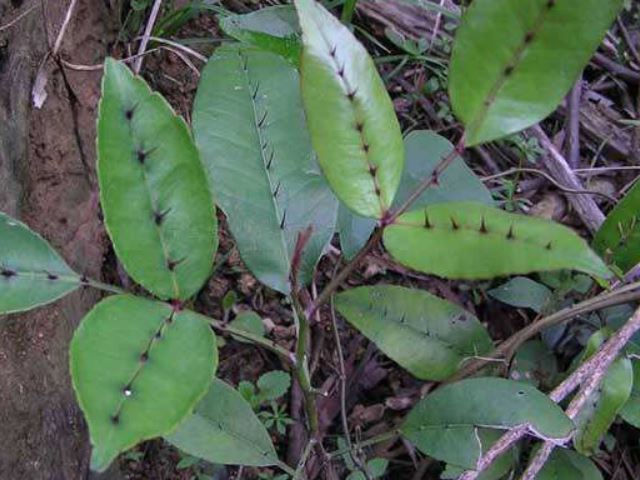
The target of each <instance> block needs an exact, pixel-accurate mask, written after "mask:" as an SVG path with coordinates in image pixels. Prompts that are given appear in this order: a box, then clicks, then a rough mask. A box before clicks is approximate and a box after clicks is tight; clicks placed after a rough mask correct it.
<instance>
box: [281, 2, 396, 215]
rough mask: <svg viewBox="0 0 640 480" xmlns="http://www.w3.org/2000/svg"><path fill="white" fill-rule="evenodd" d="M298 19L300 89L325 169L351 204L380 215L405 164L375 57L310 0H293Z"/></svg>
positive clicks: (360, 210)
mask: <svg viewBox="0 0 640 480" xmlns="http://www.w3.org/2000/svg"><path fill="white" fill-rule="evenodd" d="M294 3H295V5H296V8H297V11H298V17H299V19H300V26H301V27H302V40H303V51H302V63H301V77H302V97H303V100H304V104H305V111H306V114H307V121H308V124H309V131H310V133H311V140H312V142H313V146H314V148H315V150H316V152H317V153H318V160H319V162H320V166H321V167H322V170H323V171H324V174H325V176H326V178H327V180H328V181H329V184H330V185H331V188H332V189H333V191H334V192H335V193H336V195H337V196H338V198H340V200H342V201H343V202H344V203H345V204H346V205H347V206H348V207H349V208H350V209H351V210H353V211H354V212H355V213H357V214H359V215H362V216H364V217H371V218H382V216H383V215H384V214H385V212H387V211H388V210H389V207H390V206H391V204H392V202H393V198H394V196H395V193H396V190H397V188H398V185H399V183H400V178H401V176H402V170H403V165H404V147H403V143H402V134H401V132H400V125H399V124H398V120H397V118H396V115H395V111H394V108H393V104H392V103H391V99H390V98H389V94H388V93H387V90H386V87H385V85H384V83H383V82H382V79H381V78H380V76H379V75H378V72H377V70H376V67H375V65H374V63H373V60H372V59H371V57H370V56H369V54H368V53H367V51H366V50H365V48H364V46H363V45H362V44H361V43H360V42H358V40H356V38H355V37H354V36H353V34H352V33H351V31H349V29H348V28H347V27H345V26H344V25H343V24H342V23H340V21H339V20H338V19H337V18H335V17H334V16H333V15H331V14H330V13H329V12H328V11H327V10H325V8H324V7H323V6H322V5H320V3H318V2H316V1H315V0H295V2H294Z"/></svg>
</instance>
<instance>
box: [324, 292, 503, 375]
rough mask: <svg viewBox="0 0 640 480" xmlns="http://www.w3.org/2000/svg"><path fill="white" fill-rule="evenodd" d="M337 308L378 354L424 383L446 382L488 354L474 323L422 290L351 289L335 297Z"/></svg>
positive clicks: (484, 335) (486, 342)
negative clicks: (467, 361)
mask: <svg viewBox="0 0 640 480" xmlns="http://www.w3.org/2000/svg"><path fill="white" fill-rule="evenodd" d="M336 308H337V309H338V311H339V312H340V314H341V315H342V316H344V317H345V318H346V319H347V320H348V321H349V323H351V325H353V326H354V327H356V328H357V329H358V330H360V332H362V333H363V334H364V335H365V336H366V337H367V338H369V339H370V340H372V341H373V342H375V344H376V345H377V346H378V347H379V348H380V350H382V351H383V352H384V353H385V354H387V355H388V356H389V357H391V358H392V359H393V360H395V361H396V362H398V363H399V364H400V365H401V366H402V367H404V368H406V369H407V370H409V372H411V373H412V374H414V375H415V376H416V377H418V378H420V379H423V380H444V379H446V378H448V377H449V376H451V375H452V374H454V373H455V372H456V370H457V369H458V366H459V365H460V363H461V362H462V361H463V360H465V359H467V358H469V357H473V356H475V355H482V354H483V353H486V352H487V351H489V350H491V348H492V344H491V338H490V337H489V334H488V333H487V331H486V330H485V328H484V327H483V326H482V325H481V324H480V322H479V321H478V319H477V318H476V317H474V316H473V315H471V314H470V313H469V312H467V311H466V310H464V309H462V308H460V307H458V306H457V305H454V304H452V303H449V302H447V301H445V300H442V299H440V298H438V297H435V296H433V295H431V294H429V293H427V292H424V291H421V290H415V289H410V288H404V287H396V286H392V285H380V286H376V287H359V288H354V289H351V290H347V291H345V292H342V293H340V294H339V295H337V297H336Z"/></svg>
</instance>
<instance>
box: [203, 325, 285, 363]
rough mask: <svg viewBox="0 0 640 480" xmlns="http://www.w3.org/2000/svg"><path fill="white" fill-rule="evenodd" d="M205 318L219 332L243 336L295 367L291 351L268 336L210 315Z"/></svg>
mask: <svg viewBox="0 0 640 480" xmlns="http://www.w3.org/2000/svg"><path fill="white" fill-rule="evenodd" d="M205 318H206V319H207V321H208V322H209V324H210V325H211V326H212V327H213V328H215V329H216V330H220V331H221V332H224V333H228V334H231V335H235V336H237V337H241V338H244V339H245V340H248V341H250V342H252V343H255V344H256V345H260V346H262V347H264V348H266V349H267V350H270V351H272V352H273V353H275V354H276V355H279V356H280V357H282V358H283V359H284V360H286V361H287V363H289V364H290V365H291V366H292V367H294V368H295V367H296V358H295V356H294V355H293V353H292V352H290V351H289V350H287V349H286V348H283V347H281V346H280V345H278V344H277V343H276V342H274V341H273V340H269V339H268V338H264V337H261V336H259V335H254V334H253V333H249V332H246V331H244V330H240V329H237V328H234V327H232V326H229V325H226V324H225V323H223V322H221V321H220V320H216V319H215V318H210V317H205Z"/></svg>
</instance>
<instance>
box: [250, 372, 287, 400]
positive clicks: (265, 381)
mask: <svg viewBox="0 0 640 480" xmlns="http://www.w3.org/2000/svg"><path fill="white" fill-rule="evenodd" d="M256 385H257V386H258V398H259V403H263V402H269V401H271V400H276V399H278V398H280V397H282V396H283V395H285V394H286V393H287V391H288V390H289V387H290V386H291V377H290V376H289V374H288V373H287V372H283V371H282V370H274V371H272V372H267V373H265V374H263V375H261V376H260V378H259V379H258V382H257V383H256Z"/></svg>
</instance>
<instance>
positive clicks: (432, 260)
mask: <svg viewBox="0 0 640 480" xmlns="http://www.w3.org/2000/svg"><path fill="white" fill-rule="evenodd" d="M384 244H385V247H386V248H387V250H388V251H389V253H390V254H391V255H392V256H393V257H394V258H395V259H396V260H397V261H399V262H400V263H402V264H404V265H406V266H408V267H411V268H414V269H416V270H419V271H421V272H424V273H432V274H435V275H439V276H441V277H445V278H455V279H482V278H492V277H497V276H501V275H512V274H524V273H530V272H534V271H544V270H560V269H573V270H579V271H582V272H585V273H588V274H591V275H594V276H597V277H604V278H608V277H610V276H611V274H610V272H609V270H608V269H607V267H606V266H605V264H604V263H603V262H602V260H601V259H600V258H599V257H598V256H597V255H596V254H595V253H594V252H593V251H592V250H591V249H590V248H589V246H588V245H587V244H586V242H585V241H584V240H582V239H581V238H580V237H579V236H578V235H576V234H575V233H574V232H573V231H572V230H570V229H569V228H567V227H564V226H562V225H560V224H557V223H552V222H549V221H547V220H543V219H540V218H534V217H527V216H524V215H514V214H511V213H507V212H505V211H503V210H499V209H495V208H491V207H488V206H486V205H481V204H476V203H466V202H455V203H443V204H438V205H431V206H429V207H427V208H424V209H421V210H414V211H412V212H409V213H405V214H404V215H402V216H400V217H399V218H398V219H397V220H396V222H395V223H394V224H393V225H390V226H389V227H387V228H386V229H385V232H384Z"/></svg>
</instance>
